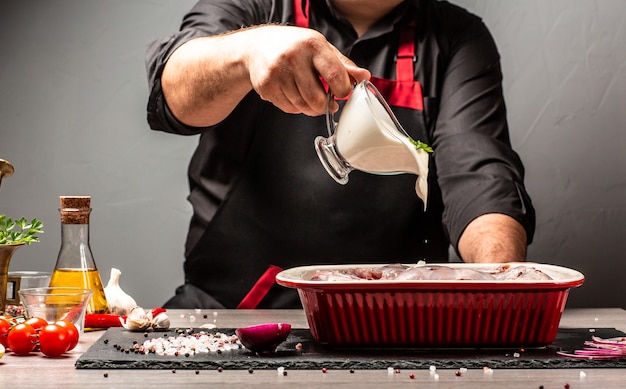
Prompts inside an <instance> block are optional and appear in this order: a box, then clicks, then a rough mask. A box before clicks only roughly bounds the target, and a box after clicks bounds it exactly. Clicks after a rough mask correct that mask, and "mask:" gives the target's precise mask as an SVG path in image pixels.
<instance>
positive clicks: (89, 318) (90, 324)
mask: <svg viewBox="0 0 626 389" xmlns="http://www.w3.org/2000/svg"><path fill="white" fill-rule="evenodd" d="M120 318H124V319H125V318H126V316H120V315H112V314H109V313H87V314H85V328H109V327H121V326H122V322H121V321H120Z"/></svg>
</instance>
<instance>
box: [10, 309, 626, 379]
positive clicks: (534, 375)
mask: <svg viewBox="0 0 626 389" xmlns="http://www.w3.org/2000/svg"><path fill="white" fill-rule="evenodd" d="M168 314H169V316H170V319H171V321H172V326H173V327H199V326H200V325H201V324H204V323H214V324H216V325H217V326H218V327H225V328H226V327H228V328H236V327H243V326H248V325H254V324H259V323H267V322H285V323H291V324H292V326H293V327H294V328H308V325H307V322H306V318H305V316H304V313H303V312H302V311H300V310H254V311H252V310H218V311H215V310H202V311H199V310H196V311H193V310H192V311H183V310H170V311H169V312H168ZM205 316H206V318H205ZM561 327H562V328H567V327H570V328H600V327H614V328H616V329H618V330H621V331H624V332H626V311H624V310H622V309H568V310H565V312H564V314H563V317H562V319H561ZM101 335H102V331H93V332H87V333H85V334H84V335H83V336H82V338H81V341H80V343H79V345H78V346H77V347H76V349H74V350H72V351H71V352H70V353H68V354H67V355H66V356H64V357H62V358H54V359H53V358H46V357H44V356H42V354H41V353H34V354H32V355H29V356H15V355H12V354H11V353H10V352H8V353H7V354H6V355H5V356H4V357H3V358H2V359H0V388H16V389H18V388H90V389H91V388H104V387H115V388H149V387H154V388H162V387H173V388H181V387H210V385H216V384H217V385H224V386H226V385H228V386H229V387H244V386H245V387H250V386H259V387H270V386H285V387H295V386H298V387H299V388H309V387H320V386H323V385H324V386H328V385H333V386H341V387H343V388H362V387H377V388H378V387H413V388H418V387H419V388H446V389H447V388H463V389H468V388H506V389H515V388H539V387H541V386H542V387H543V388H545V389H549V388H564V387H566V384H567V385H569V388H571V389H575V388H593V389H608V388H626V369H616V368H613V369H610V368H609V369H601V368H594V369H585V370H581V369H538V370H534V369H533V370H531V369H494V370H493V374H491V375H488V374H485V373H484V372H483V370H482V369H470V370H468V371H467V372H464V373H463V374H462V375H461V376H460V377H457V376H456V375H455V370H437V373H438V375H439V378H438V380H435V379H433V375H431V374H430V372H429V371H427V370H413V371H409V370H405V371H401V372H399V373H396V374H388V372H387V371H386V370H358V371H355V372H352V373H351V372H350V371H346V370H329V371H327V372H326V373H323V372H322V371H313V370H291V371H288V372H287V375H282V374H278V372H277V371H276V370H255V371H254V372H252V373H249V372H248V371H247V370H224V371H223V372H218V371H216V370H201V371H198V372H196V371H195V370H176V371H172V370H124V369H120V370H90V369H76V368H75V367H74V363H75V361H76V359H77V358H78V357H79V356H80V355H81V354H82V353H83V352H84V351H86V350H87V348H89V346H90V345H91V344H92V343H93V342H95V341H96V340H97V339H98V338H99V337H100V336H101ZM411 375H413V376H414V377H413V378H412V376H411Z"/></svg>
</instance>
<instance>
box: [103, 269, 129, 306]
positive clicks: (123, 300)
mask: <svg viewBox="0 0 626 389" xmlns="http://www.w3.org/2000/svg"><path fill="white" fill-rule="evenodd" d="M121 274H122V272H121V271H120V270H119V269H116V268H114V267H113V268H111V277H110V278H109V282H108V283H107V286H106V287H105V288H104V296H105V297H106V300H107V303H108V305H109V311H110V313H112V314H115V315H122V316H123V315H127V314H128V313H129V312H130V310H131V309H133V308H134V307H136V306H137V302H135V299H133V298H132V297H131V296H130V295H128V294H127V293H125V292H124V291H123V290H122V288H121V287H120V276H121Z"/></svg>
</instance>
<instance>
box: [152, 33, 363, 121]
mask: <svg viewBox="0 0 626 389" xmlns="http://www.w3.org/2000/svg"><path fill="white" fill-rule="evenodd" d="M369 77H370V73H369V71H368V70H366V69H363V68H359V67H358V66H356V65H355V64H354V63H353V62H352V61H350V59H348V58H347V57H345V56H344V55H342V54H341V53H340V52H339V51H338V50H337V49H336V48H335V47H334V46H332V45H331V44H330V43H329V42H328V41H327V40H326V38H325V37H324V36H323V35H322V34H320V33H319V32H317V31H314V30H311V29H307V28H300V27H291V26H279V25H263V26H258V27H251V28H247V29H242V30H240V31H235V32H232V33H228V34H224V35H219V36H213V37H204V38H196V39H192V40H191V41H188V42H186V43H185V44H183V45H181V46H180V47H179V48H178V49H176V51H175V52H174V53H173V54H172V55H171V57H170V59H169V60H168V63H167V64H166V66H165V69H164V71H163V75H162V78H161V83H162V86H163V93H164V96H165V99H166V101H167V103H168V106H169V107H170V109H171V111H172V113H173V114H174V115H175V116H176V117H177V118H178V119H179V120H181V121H182V122H183V123H186V124H188V125H191V126H197V127H204V126H209V125H213V124H216V123H218V122H220V121H221V120H223V119H224V118H225V117H226V116H228V115H229V114H230V113H231V112H232V110H233V109H234V108H235V107H236V106H237V104H238V103H239V101H241V99H243V97H244V96H245V95H246V94H247V93H249V92H250V90H252V89H254V90H255V91H256V92H257V93H258V94H259V96H260V97H261V98H262V99H264V100H267V101H270V102H271V103H272V104H274V105H275V106H277V107H278V108H280V109H281V110H283V111H285V112H288V113H304V114H306V115H309V116H317V115H322V114H324V113H325V112H326V92H325V91H324V88H323V85H322V82H321V81H320V78H323V79H324V81H325V82H326V83H327V84H328V86H329V88H330V90H331V92H332V93H333V94H334V95H335V96H337V97H340V98H341V97H345V96H347V95H348V94H349V93H350V90H351V86H352V84H353V83H354V82H360V81H362V80H365V79H369ZM331 104H332V106H331V107H330V109H331V111H335V110H336V109H337V105H336V103H335V102H334V101H332V102H331Z"/></svg>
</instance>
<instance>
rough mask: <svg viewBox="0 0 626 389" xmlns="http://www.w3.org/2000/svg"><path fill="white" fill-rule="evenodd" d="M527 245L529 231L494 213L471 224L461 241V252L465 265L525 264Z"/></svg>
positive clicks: (480, 217) (504, 216) (505, 216)
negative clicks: (474, 263)
mask: <svg viewBox="0 0 626 389" xmlns="http://www.w3.org/2000/svg"><path fill="white" fill-rule="evenodd" d="M526 245H527V240H526V230H524V227H522V225H521V224H520V223H519V222H517V220H515V219H513V218H512V217H510V216H507V215H502V214H496V213H492V214H486V215H482V216H479V217H477V218H476V219H474V220H473V221H472V222H471V223H470V224H468V226H467V228H465V231H464V232H463V235H461V238H460V239H459V253H460V254H461V258H462V259H463V261H464V262H483V263H486V262H497V263H502V262H523V261H525V260H526Z"/></svg>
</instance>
